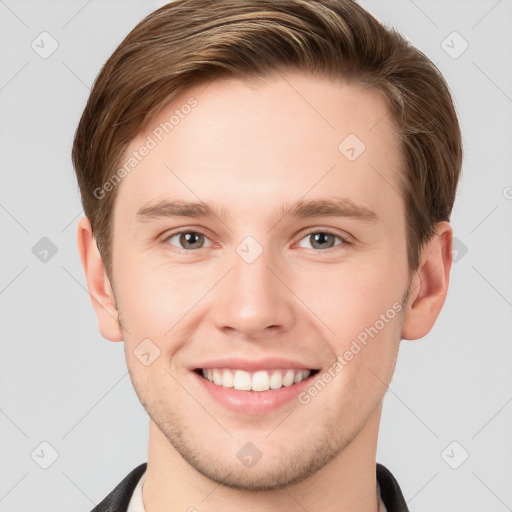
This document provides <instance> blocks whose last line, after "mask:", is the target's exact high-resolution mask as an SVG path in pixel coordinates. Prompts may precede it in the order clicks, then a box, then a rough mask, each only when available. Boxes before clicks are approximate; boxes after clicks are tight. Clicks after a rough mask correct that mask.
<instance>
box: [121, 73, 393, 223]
mask: <svg viewBox="0 0 512 512" xmlns="http://www.w3.org/2000/svg"><path fill="white" fill-rule="evenodd" d="M143 146H147V147H150V146H151V149H150V150H147V151H144V153H145V156H143V157H140V155H139V156H138V160H137V162H134V163H135V164H136V165H134V166H133V170H132V171H131V172H129V175H127V176H126V178H124V179H123V181H122V183H121V190H120V191H118V193H119V197H118V201H119V202H120V203H123V206H122V208H123V209H124V210H125V211H124V213H126V214H128V213H129V214H130V215H131V216H133V215H134V212H136V211H138V210H139V209H140V208H141V207H143V206H144V205H148V204H151V203H152V202H154V201H157V200H159V199H165V198H179V199H187V200H193V201H198V200H199V201H205V202H210V201H211V202H215V203H217V204H225V205H228V208H230V209H234V210H235V211H236V213H237V214H238V215H239V216H243V215H252V214H254V213H256V212H257V211H258V212H261V211H262V210H264V209H265V205H268V206H269V208H270V206H271V205H272V204H273V203H275V204H277V203H279V204H282V202H283V201H288V202H292V201H294V200H299V199H301V198H305V197H306V196H308V197H311V198H312V197H315V198H316V197H324V196H326V195H329V196H331V197H332V196H337V197H347V198H352V199H355V200H356V201H358V202H359V203H360V204H361V205H363V206H372V209H373V210H375V209H377V210H379V209H386V208H387V207H389V206H390V204H391V203H392V202H394V203H397V202H399V201H400V200H401V197H400V194H399V190H400V187H399V173H400V172H401V150H400V147H399V137H398V135H397V130H396V126H395V123H394V122H393V119H392V116H391V114H390V112H389V110H388V108H387V105H386V102H385V99H384V97H383V96H382V95H381V94H380V93H379V92H378V91H375V90H369V89H365V88H363V87H361V86H358V85H355V84H349V83H346V82H344V81H341V80H333V79H328V78H325V77H319V76H311V75H306V74H302V73H298V72H293V73H287V74H286V75H275V76H274V77H273V78H271V79H268V80H265V81H261V82H259V83H257V84H256V83H254V82H252V83H247V82H245V81H241V80H238V79H233V78H223V79H218V80H214V81H212V82H210V83H208V84H205V83H202V84H198V85H196V86H193V87H191V88H189V89H187V90H186V91H184V92H182V93H181V94H180V95H179V96H177V97H176V98H174V99H173V101H172V102H171V103H169V104H168V105H167V106H166V107H165V108H163V109H162V110H161V111H160V113H159V114H158V116H157V117H156V118H155V119H153V120H152V121H151V122H149V123H148V125H147V127H146V129H145V130H144V132H142V133H140V134H139V135H138V136H137V137H136V138H135V139H134V140H132V142H131V143H130V145H129V147H128V149H127V151H126V152H125V154H124V156H123V162H124V163H126V162H127V161H128V159H130V158H132V159H133V158H134V157H133V152H139V153H140V151H139V150H140V149H141V148H142V147H143ZM131 155H132V156H131ZM128 199H129V201H128ZM125 203H126V204H125Z"/></svg>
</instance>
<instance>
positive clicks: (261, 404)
mask: <svg viewBox="0 0 512 512" xmlns="http://www.w3.org/2000/svg"><path fill="white" fill-rule="evenodd" d="M191 373H192V375H194V377H195V378H196V379H198V380H199V384H200V385H201V386H203V388H204V389H205V390H206V391H207V392H208V393H210V395H211V397H212V398H213V399H214V400H216V401H217V402H218V403H219V404H221V405H223V406H224V407H226V408H227V409H231V410H232V411H236V412H239V413H240V412H241V413H246V414H265V413H268V412H270V411H273V410H274V409H277V408H278V407H280V406H282V405H284V404H286V403H288V402H290V401H291V400H293V399H294V398H295V399H297V395H298V394H299V393H300V392H302V391H304V390H305V389H307V388H308V386H310V385H311V383H312V381H313V379H314V378H315V377H316V376H317V373H315V374H312V375H309V376H308V377H307V378H306V379H304V380H302V381H300V382H299V383H298V384H292V385H291V386H283V387H281V388H279V389H269V390H268V391H238V390H237V389H235V388H225V387H223V386H218V385H217V384H214V383H213V382H210V381H209V380H207V379H205V378H203V377H201V376H200V375H198V374H197V373H196V372H194V371H193V372H191ZM297 402H298V399H297Z"/></svg>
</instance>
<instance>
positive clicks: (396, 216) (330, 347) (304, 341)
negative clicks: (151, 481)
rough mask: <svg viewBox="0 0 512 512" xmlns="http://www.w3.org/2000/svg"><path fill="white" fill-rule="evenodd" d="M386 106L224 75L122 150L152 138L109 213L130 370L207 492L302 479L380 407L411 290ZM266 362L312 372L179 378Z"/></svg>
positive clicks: (367, 97)
mask: <svg viewBox="0 0 512 512" xmlns="http://www.w3.org/2000/svg"><path fill="white" fill-rule="evenodd" d="M191 98H193V100H191ZM185 105H192V106H191V107H190V108H187V107H184V106H185ZM176 109H178V113H175V111H176ZM386 112H387V110H386V104H385V101H384V99H383V98H382V97H381V96H379V94H378V93H377V92H371V91H368V90H363V89H362V88H360V87H358V86H355V85H348V84H346V83H343V82H336V81H331V80H328V79H324V78H318V77H311V76H308V75H303V74H300V73H290V74H288V75H287V76H286V78H283V77H281V76H279V77H276V78H273V79H271V80H268V81H267V82H265V83H261V84H259V85H257V86H256V85H254V84H253V85H248V84H246V83H244V82H241V81H237V80H234V79H222V80H217V81H214V82H212V83H210V84H209V85H208V86H207V87H206V86H205V85H204V84H202V85H200V86H196V87H194V88H191V89H189V90H187V91H186V92H185V93H183V94H182V95H181V96H179V97H178V98H175V99H174V100H173V102H172V104H170V105H169V106H168V107H166V108H165V109H164V110H163V111H162V112H161V113H160V114H159V115H158V118H157V119H155V120H154V121H153V122H152V123H150V126H149V128H148V130H147V131H145V132H144V133H141V134H140V135H139V136H138V137H137V138H136V139H134V140H133V141H132V143H131V144H130V147H129V148H128V150H127V152H126V154H125V160H128V158H129V157H130V155H133V151H138V150H139V149H140V148H141V146H143V145H146V146H148V141H149V140H150V139H151V140H152V141H153V142H154V144H153V143H151V142H149V146H152V147H151V148H150V150H149V151H147V152H145V151H142V152H144V153H147V154H146V155H145V156H143V157H141V158H140V161H138V163H137V165H136V167H135V168H134V170H133V171H131V172H130V173H129V174H127V175H126V177H124V179H123V180H122V182H121V183H120V185H119V190H118V196H117V199H116V203H115V208H114V213H113V250H112V254H113V259H112V263H113V274H112V286H113V290H114V293H115V297H116V303H117V307H118V312H119V320H120V324H121V326H122V329H123V339H124V343H125V352H126V359H127V364H128V368H129V371H130V376H131V379H132V382H133V385H134V387H135V390H136V392H137V394H138V397H139V399H140V401H141V402H142V404H143V405H144V407H145V409H146V410H147V412H148V414H149V416H150V418H151V420H152V422H153V428H157V429H158V430H159V431H160V432H161V433H162V434H163V436H165V438H166V441H167V440H168V442H169V443H171V445H172V446H173V447H174V449H175V450H177V451H178V452H179V453H180V454H181V456H182V457H183V458H184V459H185V460H186V461H187V462H189V464H190V465H192V466H193V467H194V468H195V469H197V470H198V471H199V472H200V473H202V474H203V475H205V476H207V477H208V478H211V479H213V480H214V481H216V482H219V483H222V484H224V485H228V486H232V487H237V488H241V489H242V488H243V489H256V488H259V489H263V488H267V489H270V488H278V487H280V486H284V485H288V484H290V483H294V482H299V481H301V480H302V479H304V478H305V477H307V476H309V475H311V474H313V473H314V472H315V471H317V470H318V469H320V468H322V467H323V466H325V465H326V464H327V463H328V462H329V461H330V460H332V459H334V458H335V457H336V456H338V455H339V454H340V453H341V452H342V451H343V450H344V448H345V447H347V446H348V445H350V443H351V442H352V441H353V440H354V439H355V438H356V436H357V435H358V434H359V433H360V432H361V431H362V430H363V429H364V428H365V425H366V424H367V422H368V420H369V418H371V417H373V416H374V415H375V414H377V412H378V411H380V405H381V401H382V399H383V396H384V393H385V391H386V387H387V384H388V383H389V381H390V379H391V376H392V373H393V370H394V367H395V362H396V356H397V350H398V346H399V343H400V329H401V320H402V313H401V307H402V306H403V300H404V295H405V294H406V292H407V290H408V285H409V273H408V268H407V250H406V249H407V248H406V239H405V222H404V218H405V212H404V204H403V200H402V198H401V196H400V194H399V192H398V191H399V185H398V183H399V173H400V172H401V170H402V167H401V161H400V149H399V145H398V144H399V143H398V137H397V133H396V130H395V127H394V125H393V123H392V119H391V116H390V115H386ZM173 114H175V118H174V120H173V121H172V123H173V125H172V129H169V125H167V132H168V133H166V131H165V130H164V129H163V128H162V126H165V124H164V125H162V124H161V123H165V122H167V121H169V119H170V117H171V116H172V115H173ZM159 127H160V130H159V129H158V128H159ZM350 134H352V135H350ZM148 136H149V137H150V139H148ZM347 137H348V138H347ZM160 139H161V140H160ZM363 144H364V146H363ZM153 146H154V147H153ZM139 156H140V155H139ZM178 202H179V203H178ZM186 202H193V203H197V202H202V203H205V204H207V205H209V206H210V208H211V210H212V212H208V211H206V210H205V209H203V211H198V210H197V208H196V209H193V208H191V207H187V208H186V207H184V203H186ZM178 206H180V207H179V208H178ZM363 340H364V341H363ZM357 347H358V348H357ZM350 354H351V355H350ZM277 358H278V359H279V361H277V360H276V359H277ZM220 359H223V361H220ZM227 359H232V360H231V361H229V360H227ZM272 359H274V360H272ZM249 363H255V366H254V365H253V366H252V367H250V366H245V365H246V364H249ZM265 366H267V367H268V370H269V374H268V375H269V376H270V377H272V375H273V374H274V373H275V372H277V373H282V374H286V373H287V371H288V370H289V369H290V368H292V369H293V368H295V369H310V370H318V372H317V373H315V374H311V375H310V376H309V377H308V378H306V379H305V380H304V381H302V382H298V383H296V384H295V383H294V384H292V385H286V386H283V387H282V388H281V389H277V388H276V389H269V390H268V391H249V390H235V389H234V388H230V389H228V388H224V387H222V386H219V385H218V384H216V383H214V382H213V383H211V382H208V381H207V380H205V379H204V378H203V377H202V376H201V375H199V372H196V371H194V370H196V369H199V368H205V367H208V368H221V369H232V372H233V373H232V375H234V376H235V375H236V374H235V371H236V370H237V369H239V370H240V369H246V370H247V369H249V370H250V371H249V375H251V374H252V373H254V372H256V371H258V370H261V369H262V367H263V368H265ZM279 370H283V371H282V372H279ZM223 373H224V372H220V373H219V374H218V376H217V377H216V378H217V380H218V379H219V378H220V379H222V378H223ZM262 375H263V374H261V373H260V374H259V376H260V377H261V376H262ZM294 375H295V374H294ZM329 375H330V378H329ZM219 376H220V377H219ZM244 377H247V375H245V374H244V373H239V377H235V379H239V380H238V383H241V382H242V386H243V381H244ZM226 379H227V380H226V381H224V382H229V377H226ZM274 379H277V377H274ZM256 380H257V379H256ZM264 380H265V379H264V375H263V381H264ZM276 382H277V380H274V385H275V386H277V384H275V383H276ZM384 383H385V384H386V385H384ZM264 385H265V383H263V386H264ZM315 390H316V391H315ZM297 426H300V428H297ZM248 443H252V444H248ZM240 450H242V451H240ZM244 450H245V452H244ZM246 452H247V453H246ZM258 452H259V453H260V454H261V457H262V461H263V462H264V463H256V464H254V465H253V466H248V465H244V464H240V463H239V460H237V458H238V459H240V460H241V456H243V455H244V454H249V455H256V456H258V455H257V453H258Z"/></svg>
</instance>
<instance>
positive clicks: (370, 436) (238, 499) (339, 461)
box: [143, 404, 382, 512]
mask: <svg viewBox="0 0 512 512" xmlns="http://www.w3.org/2000/svg"><path fill="white" fill-rule="evenodd" d="M381 410H382V404H381V405H379V407H377V408H376V409H375V410H374V411H373V413H372V415H371V416H370V417H369V419H368V421H367V422H366V424H365V425H364V426H363V428H362V429H361V430H360V432H359V433H358V434H357V435H356V436H355V437H354V438H353V439H352V440H351V442H350V443H349V444H348V445H347V446H345V447H344V448H343V449H342V450H341V451H340V452H339V453H338V454H337V455H336V456H335V457H334V458H333V459H331V460H330V462H328V463H327V464H325V465H324V466H323V467H322V468H320V469H319V470H318V471H316V472H314V473H313V474H311V475H310V476H309V477H307V478H305V479H304V480H302V481H300V482H298V483H296V484H292V485H289V486H286V487H283V488H281V489H271V490H258V491H248V490H244V489H234V488H231V487H227V486H224V485H220V484H218V483H217V482H214V481H213V480H211V479H210V478H207V477H206V476H204V475H203V474H201V473H200V472H199V471H197V469H196V468H195V467H193V466H192V465H191V464H189V463H188V462H187V461H186V460H185V459H184V458H183V457H182V456H181V455H180V453H179V452H178V451H177V450H176V449H175V448H174V446H173V445H172V444H171V443H170V442H169V441H168V439H167V438H166V436H165V435H164V434H163V433H162V432H161V430H160V429H159V428H158V427H157V426H156V424H155V423H154V422H153V421H150V429H149V449H148V465H147V470H146V474H145V481H144V487H143V501H144V505H145V510H146V512H164V511H165V512H174V511H187V512H199V511H200V512H215V511H218V510H222V511H223V512H235V511H237V512H238V511H240V510H245V511H251V512H271V511H275V510H278V509H280V508H282V509H283V510H287V511H290V512H303V511H304V510H308V512H320V511H322V512H348V511H349V510H350V511H353V510H358V511H361V512H377V510H378V500H377V491H376V450H377V438H378V428H379V423H380V415H381ZM198 456H200V454H198Z"/></svg>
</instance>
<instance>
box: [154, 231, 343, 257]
mask: <svg viewBox="0 0 512 512" xmlns="http://www.w3.org/2000/svg"><path fill="white" fill-rule="evenodd" d="M185 233H194V234H197V235H202V236H204V237H205V238H206V239H208V240H209V238H208V236H207V235H206V234H205V233H203V232H202V231H199V230H194V229H186V230H182V231H176V232H174V233H171V234H169V235H166V236H165V238H164V239H163V240H162V242H163V243H164V244H165V245H167V246H171V247H172V248H173V250H175V251H176V252H178V253H179V254H183V253H186V254H193V253H194V252H197V251H199V250H200V249H207V247H200V248H199V249H180V248H178V247H176V246H174V245H171V244H170V243H169V240H170V239H171V238H174V237H175V236H177V235H182V234H185ZM316 233H323V234H326V235H332V236H334V237H335V238H338V239H339V240H340V241H341V243H340V244H337V245H335V246H333V247H329V248H328V249H314V248H312V249H309V250H310V251H314V252H317V253H320V252H328V251H332V250H335V248H336V247H338V248H340V247H342V246H344V245H352V244H351V242H349V241H348V240H347V238H346V237H343V236H341V235H340V234H338V233H335V232H334V231H330V230H329V229H317V228H312V229H310V230H308V231H307V232H305V233H303V235H302V237H301V238H300V239H299V242H300V241H302V240H303V239H304V238H306V237H307V236H309V235H312V234H316Z"/></svg>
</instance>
